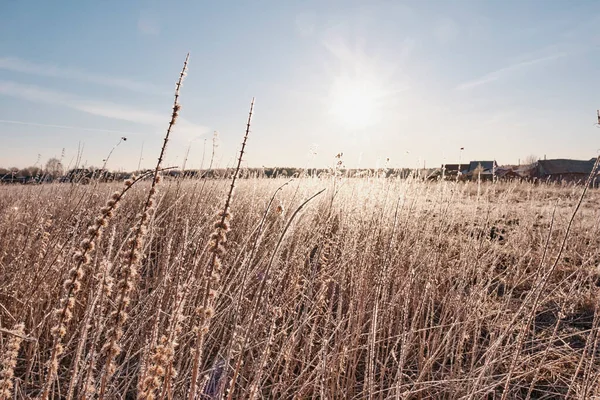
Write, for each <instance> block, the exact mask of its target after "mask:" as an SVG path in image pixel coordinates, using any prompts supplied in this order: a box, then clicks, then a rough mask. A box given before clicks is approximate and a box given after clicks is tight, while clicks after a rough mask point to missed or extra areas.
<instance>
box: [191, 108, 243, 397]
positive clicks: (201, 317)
mask: <svg viewBox="0 0 600 400" xmlns="http://www.w3.org/2000/svg"><path fill="white" fill-rule="evenodd" d="M253 112H254V98H252V101H251V102H250V111H249V112H248V120H247V121H246V132H245V133H244V138H243V140H242V148H241V149H240V155H239V156H238V159H237V165H236V168H235V171H234V173H233V176H232V178H231V184H230V186H229V192H228V193H227V197H226V198H225V205H224V206H223V209H222V210H221V212H219V214H218V215H217V221H216V223H215V225H214V228H215V230H214V231H213V233H211V235H210V242H209V261H208V264H207V265H206V267H205V269H204V282H203V285H204V288H203V290H202V292H201V295H200V296H201V297H200V306H199V307H198V309H197V310H196V314H197V318H198V324H197V326H195V327H194V331H195V333H196V343H195V348H194V361H193V366H192V376H191V382H190V389H189V393H188V399H189V400H194V399H195V397H196V385H197V383H198V373H199V368H200V363H201V357H202V351H203V350H204V348H203V347H204V337H205V335H206V334H207V333H208V330H209V325H210V321H211V319H212V317H213V316H214V312H215V311H214V302H215V300H216V297H217V290H216V288H218V287H219V281H220V279H221V274H222V265H221V259H222V257H223V256H224V255H225V252H226V250H225V243H226V242H227V233H228V232H229V231H230V230H231V227H230V221H231V218H232V216H231V212H230V208H231V201H232V199H233V191H234V189H235V183H236V179H237V177H238V174H239V172H240V168H241V165H242V159H243V157H244V151H245V149H246V143H247V141H248V135H249V134H250V124H251V122H252V113H253Z"/></svg>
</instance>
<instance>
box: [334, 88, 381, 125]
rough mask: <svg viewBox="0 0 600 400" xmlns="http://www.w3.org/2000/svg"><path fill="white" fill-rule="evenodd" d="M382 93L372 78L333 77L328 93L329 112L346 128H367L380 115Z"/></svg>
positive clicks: (374, 122)
mask: <svg viewBox="0 0 600 400" xmlns="http://www.w3.org/2000/svg"><path fill="white" fill-rule="evenodd" d="M384 93H385V92H384V90H383V89H382V88H381V85H380V84H379V82H377V81H375V80H373V79H364V78H363V79H352V78H349V77H338V78H335V79H334V81H333V84H332V86H331V91H330V95H329V112H330V114H331V115H332V116H333V118H334V119H335V120H336V122H337V123H339V124H341V125H343V126H344V127H346V128H350V129H364V128H367V127H369V126H371V125H374V124H376V123H377V122H378V121H379V119H380V117H381V111H382V101H381V100H382V98H383V97H384Z"/></svg>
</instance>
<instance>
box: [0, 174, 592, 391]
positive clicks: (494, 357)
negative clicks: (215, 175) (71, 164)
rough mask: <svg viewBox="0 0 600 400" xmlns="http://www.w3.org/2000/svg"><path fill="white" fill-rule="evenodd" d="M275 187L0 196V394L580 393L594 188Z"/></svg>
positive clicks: (65, 190)
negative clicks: (227, 200)
mask: <svg viewBox="0 0 600 400" xmlns="http://www.w3.org/2000/svg"><path fill="white" fill-rule="evenodd" d="M286 182H287V181H284V180H281V179H270V180H268V179H245V180H240V181H238V184H237V185H236V186H237V187H236V190H235V194H234V196H233V199H232V202H231V208H230V210H231V214H229V213H226V214H227V215H223V212H222V211H220V210H222V209H223V203H224V201H225V198H226V197H227V192H228V190H229V185H230V183H229V181H227V180H170V181H169V180H165V181H163V182H161V183H160V184H159V185H157V189H158V192H157V193H156V194H155V196H153V201H154V204H150V210H151V212H147V213H145V214H143V215H142V216H139V215H138V216H136V215H137V214H139V213H140V212H141V211H142V209H143V207H144V204H145V202H146V201H147V199H148V198H149V197H148V192H149V189H150V183H149V182H147V181H139V182H137V183H135V184H134V185H132V186H130V187H129V190H128V192H127V193H126V194H125V195H124V196H115V195H112V194H113V192H115V191H121V190H123V186H122V185H121V184H118V183H112V184H97V185H94V184H91V185H71V184H48V185H37V186H0V282H2V284H1V286H0V329H1V330H0V340H1V341H0V346H1V347H0V348H1V349H2V352H1V353H0V354H1V357H2V358H1V360H0V368H2V372H0V373H1V374H2V375H0V388H1V389H2V392H0V398H4V397H2V396H3V395H5V396H10V397H7V398H15V399H27V398H34V397H36V396H38V395H39V394H40V393H42V392H43V391H44V389H46V390H47V392H48V395H49V397H50V398H54V399H58V398H77V399H79V398H98V397H101V398H110V399H113V398H128V399H129V398H143V399H151V398H161V399H168V398H174V399H183V398H190V397H191V398H197V399H216V398H222V397H221V396H223V395H228V396H229V398H234V399H238V398H321V399H325V398H337V399H358V398H373V399H383V398H402V399H408V398H415V399H416V398H421V399H424V398H436V399H439V398H451V399H455V398H473V399H479V398H489V399H492V398H503V397H504V398H508V399H521V398H523V399H524V398H532V399H540V398H546V399H551V398H580V399H589V398H593V396H597V395H599V393H598V392H597V390H598V389H597V388H598V385H599V382H598V380H597V379H598V373H599V372H600V360H599V357H600V354H598V351H599V350H598V339H599V337H598V333H599V330H598V324H599V321H598V318H597V316H598V313H597V312H596V309H597V306H598V290H599V289H598V286H599V285H600V270H599V264H600V235H599V233H600V208H599V207H598V204H600V193H599V192H598V191H597V190H589V191H588V192H587V194H586V196H585V198H584V199H583V202H582V204H581V207H580V209H579V210H578V212H577V214H576V215H575V217H574V219H573V221H572V224H571V226H570V231H569V232H568V235H566V233H567V227H568V226H569V221H570V219H571V217H572V215H573V211H574V208H575V206H576V205H577V203H578V201H579V198H580V196H581V192H582V190H583V188H582V187H581V186H575V187H573V186H568V187H561V186H551V185H538V186H534V185H531V184H528V183H497V184H490V183H485V184H481V186H479V185H478V184H477V182H466V183H460V184H456V183H454V182H437V183H423V182H420V181H412V180H410V179H409V180H399V179H394V178H392V179H367V178H364V179H348V180H345V179H339V178H336V179H334V178H329V179H297V180H293V181H291V182H289V183H288V184H286V185H284V184H285V183H286ZM282 185H284V186H283V187H282V188H281V190H277V189H278V188H279V187H281V186H282ZM322 189H325V191H324V192H322V193H320V194H319V195H318V196H317V197H314V198H313V199H312V200H310V201H309V202H308V203H306V204H305V205H304V206H303V207H302V208H301V209H299V210H298V208H299V207H300V206H301V205H302V204H303V203H304V202H305V201H306V200H307V199H309V198H310V197H311V196H313V195H314V194H316V193H318V192H320V191H321V190H322ZM111 196H112V197H111ZM271 199H272V202H270V201H271ZM115 203H117V204H115ZM117 205H118V206H119V207H118V208H117ZM103 207H104V208H103ZM140 218H141V219H145V222H144V224H142V225H145V226H144V227H142V228H141V229H139V231H140V232H141V235H139V237H137V239H135V240H133V241H134V242H135V243H132V237H133V236H136V229H137V227H139V226H140V224H139V221H140ZM215 221H218V222H217V224H215ZM132 228H133V230H132ZM94 232H95V233H94ZM102 232H103V233H102ZM100 233H102V234H100ZM211 233H213V235H212V236H211ZM565 235H566V236H565ZM565 238H566V240H565ZM224 239H226V241H225V240H224ZM211 240H212V242H213V243H212V244H211V243H210V242H211ZM215 240H217V241H218V243H217V245H216V246H215V243H214V241H215ZM90 243H91V244H90ZM132 249H133V250H132ZM61 299H62V300H61ZM55 309H56V310H58V311H54V310H55ZM19 324H23V325H22V326H20V325H19ZM53 327H54V331H53ZM53 335H54V336H53ZM57 338H59V339H57ZM197 349H200V351H196V350H197ZM49 361H50V363H49ZM195 365H197V366H198V368H197V369H196V368H194V366H195ZM53 368H54V370H55V371H56V377H57V378H56V379H54V378H53V379H50V380H48V376H51V374H49V372H48V371H49V370H52V369H53ZM194 370H198V371H199V374H198V375H197V377H196V376H194ZM13 375H14V378H13V377H12V376H13ZM194 382H197V383H194ZM13 384H14V385H13ZM190 387H195V389H194V390H193V392H194V393H195V394H194V395H192V396H189V393H188V392H189V391H190ZM225 398H227V397H225Z"/></svg>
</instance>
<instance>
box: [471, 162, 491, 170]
mask: <svg viewBox="0 0 600 400" xmlns="http://www.w3.org/2000/svg"><path fill="white" fill-rule="evenodd" d="M479 165H481V167H482V168H483V170H484V171H491V170H492V169H494V167H495V166H496V161H471V162H470V163H469V169H468V170H467V172H473V171H475V170H476V169H477V167H478V166H479Z"/></svg>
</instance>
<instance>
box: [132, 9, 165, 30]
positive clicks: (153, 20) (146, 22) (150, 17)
mask: <svg viewBox="0 0 600 400" xmlns="http://www.w3.org/2000/svg"><path fill="white" fill-rule="evenodd" d="M137 28H138V31H139V32H140V33H142V34H144V35H151V36H156V35H158V34H160V24H159V22H158V18H157V16H156V14H153V13H151V12H149V11H143V12H142V13H140V17H139V18H138V22H137Z"/></svg>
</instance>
